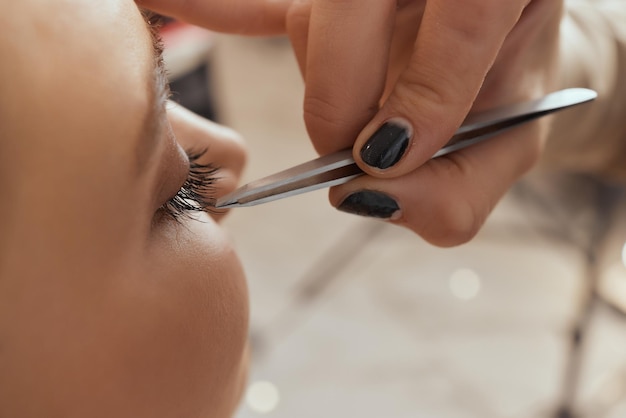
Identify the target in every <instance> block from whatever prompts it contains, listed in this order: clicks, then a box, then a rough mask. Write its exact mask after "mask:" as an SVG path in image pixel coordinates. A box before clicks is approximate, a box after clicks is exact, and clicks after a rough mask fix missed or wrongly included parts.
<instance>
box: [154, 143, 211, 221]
mask: <svg viewBox="0 0 626 418" xmlns="http://www.w3.org/2000/svg"><path fill="white" fill-rule="evenodd" d="M205 153H206V149H204V150H202V151H199V152H194V151H187V156H188V160H189V169H188V174H187V179H186V180H185V181H184V183H183V184H182V186H181V187H180V188H179V190H178V192H176V194H175V195H174V196H173V197H172V198H170V199H169V200H167V201H166V202H165V203H164V204H163V205H162V206H161V207H160V208H159V209H160V210H162V211H163V212H164V213H165V214H166V215H168V216H169V217H170V218H172V219H174V220H180V219H181V218H183V217H185V216H189V215H191V213H193V212H203V211H211V210H212V208H214V207H215V201H216V197H215V182H216V181H217V180H218V179H219V178H218V177H217V176H216V173H217V171H218V168H217V167H215V166H214V165H213V164H211V163H208V164H202V163H200V162H199V160H200V159H201V157H202V156H203V155H204V154H205Z"/></svg>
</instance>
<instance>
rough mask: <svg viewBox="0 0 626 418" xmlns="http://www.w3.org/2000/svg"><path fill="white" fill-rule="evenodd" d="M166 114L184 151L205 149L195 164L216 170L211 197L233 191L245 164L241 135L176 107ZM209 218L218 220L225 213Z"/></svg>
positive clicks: (244, 151)
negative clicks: (212, 167)
mask: <svg viewBox="0 0 626 418" xmlns="http://www.w3.org/2000/svg"><path fill="white" fill-rule="evenodd" d="M167 113H168V119H169V121H170V124H171V126H172V130H173V131H174V134H175V135H176V139H177V141H178V143H179V144H180V145H181V146H182V147H183V149H185V150H186V151H188V152H191V153H193V152H202V151H204V150H206V152H205V153H204V154H203V155H202V157H201V158H200V159H199V160H198V163H200V164H211V165H212V166H214V167H216V168H217V169H218V172H217V174H216V179H217V181H216V182H215V190H214V191H213V192H212V194H213V195H212V196H210V197H211V198H213V197H214V198H218V197H220V196H223V195H225V194H227V193H230V192H232V191H233V190H235V188H236V187H237V185H238V183H239V180H240V178H241V174H242V171H243V168H244V166H245V162H246V148H245V145H244V142H243V140H242V139H241V136H240V135H239V134H237V133H236V132H235V131H233V130H232V129H230V128H227V127H225V126H222V125H219V124H217V123H215V122H212V121H210V120H207V119H204V118H202V117H200V116H198V115H196V114H195V113H193V112H190V111H189V110H187V109H185V108H183V107H182V106H179V105H177V104H173V103H172V104H170V105H169V106H168V110H167ZM212 215H213V217H214V218H216V219H219V218H221V217H222V216H223V215H224V213H223V212H220V213H219V214H212Z"/></svg>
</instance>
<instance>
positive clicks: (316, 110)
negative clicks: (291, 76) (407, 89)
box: [304, 0, 396, 154]
mask: <svg viewBox="0 0 626 418" xmlns="http://www.w3.org/2000/svg"><path fill="white" fill-rule="evenodd" d="M395 7H396V0H318V1H314V2H313V6H312V9H311V18H310V22H309V31H308V45H307V58H306V70H305V73H306V78H305V82H306V91H305V99H304V119H305V122H306V125H307V129H308V132H309V135H310V136H311V139H312V141H313V144H314V146H315V148H316V149H317V151H318V152H319V153H321V154H326V153H329V152H332V151H336V150H339V149H344V148H348V147H351V146H352V145H353V143H354V140H355V138H356V136H357V134H358V133H359V131H360V130H361V129H362V128H363V127H364V126H365V124H366V123H367V122H368V121H369V120H370V119H371V118H372V117H373V116H374V114H375V113H376V112H377V111H378V102H379V99H380V97H381V94H382V92H383V89H384V84H385V78H386V71H387V62H388V57H389V43H390V39H391V36H392V31H393V21H394V16H395Z"/></svg>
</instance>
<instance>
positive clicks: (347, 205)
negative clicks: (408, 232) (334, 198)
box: [337, 190, 400, 219]
mask: <svg viewBox="0 0 626 418" xmlns="http://www.w3.org/2000/svg"><path fill="white" fill-rule="evenodd" d="M337 209H339V210H340V211H342V212H347V213H352V214H354V215H361V216H369V217H372V218H381V219H389V218H391V217H392V216H393V215H394V213H396V212H398V211H399V210H400V207H399V206H398V204H397V203H396V201H395V200H393V199H392V198H391V197H389V196H387V195H386V194H384V193H381V192H372V191H369V190H364V191H360V192H356V193H352V194H351V195H349V196H348V197H346V198H345V199H344V200H343V202H341V204H340V205H339V207H338V208H337Z"/></svg>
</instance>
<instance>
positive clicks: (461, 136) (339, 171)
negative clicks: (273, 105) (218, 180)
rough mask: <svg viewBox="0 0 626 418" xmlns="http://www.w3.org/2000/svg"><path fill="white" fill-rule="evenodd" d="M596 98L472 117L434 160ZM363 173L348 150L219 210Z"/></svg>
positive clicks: (564, 95)
mask: <svg viewBox="0 0 626 418" xmlns="http://www.w3.org/2000/svg"><path fill="white" fill-rule="evenodd" d="M596 97H597V93H596V92H595V91H593V90H589V89H583V88H572V89H566V90H560V91H557V92H554V93H551V94H548V95H546V96H544V97H542V98H540V99H537V100H532V101H528V102H523V103H517V104H513V105H508V106H502V107H498V108H496V109H493V110H488V111H486V112H481V113H478V114H474V115H470V116H469V117H468V118H467V119H466V120H465V122H464V123H463V125H462V126H461V127H460V128H459V130H457V132H456V134H455V135H454V136H453V137H452V138H451V139H450V141H448V143H447V144H446V145H445V146H444V147H443V148H441V149H440V150H439V151H437V152H436V153H435V154H434V155H433V156H432V158H437V157H440V156H442V155H446V154H449V153H451V152H454V151H457V150H460V149H463V148H465V147H468V146H470V145H473V144H476V143H478V142H481V141H484V140H485V139H487V138H490V137H493V136H495V135H496V134H499V133H501V132H503V131H506V130H508V129H511V128H513V127H515V126H518V125H521V124H523V123H526V122H530V121H532V120H534V119H537V118H539V117H542V116H545V115H547V114H550V113H552V112H556V111H558V110H561V109H565V108H568V107H571V106H575V105H578V104H581V103H585V102H589V101H591V100H594V99H595V98H596ZM362 174H364V172H363V171H362V170H361V169H360V168H359V167H358V166H357V165H356V163H355V162H354V159H353V158H352V150H350V149H347V150H344V151H339V152H336V153H334V154H330V155H326V156H323V157H320V158H317V159H315V160H312V161H309V162H306V163H304V164H300V165H298V166H295V167H292V168H289V169H287V170H284V171H281V172H279V173H276V174H273V175H271V176H268V177H265V178H263V179H260V180H257V181H254V182H252V183H249V184H247V185H245V186H243V187H240V188H239V189H237V190H235V191H234V192H232V193H230V194H227V195H225V196H223V197H221V198H220V199H218V200H217V203H216V205H215V207H216V208H218V209H226V208H233V207H240V206H253V205H258V204H261V203H266V202H271V201H274V200H277V199H282V198H285V197H289V196H295V195H298V194H301V193H305V192H310V191H313V190H317V189H321V188H324V187H331V186H337V185H339V184H343V183H346V182H348V181H350V180H352V179H354V178H356V177H358V176H360V175H362Z"/></svg>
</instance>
